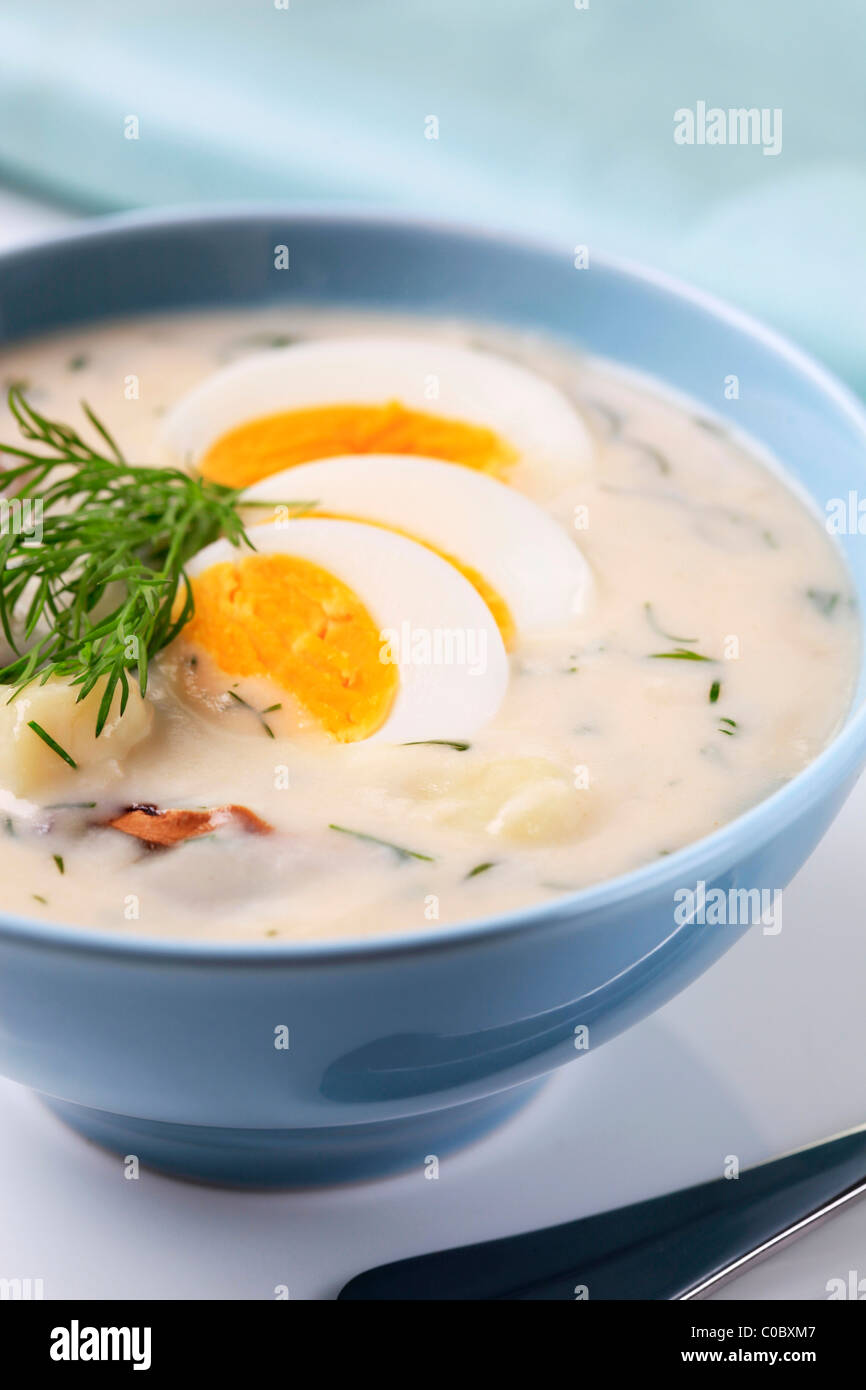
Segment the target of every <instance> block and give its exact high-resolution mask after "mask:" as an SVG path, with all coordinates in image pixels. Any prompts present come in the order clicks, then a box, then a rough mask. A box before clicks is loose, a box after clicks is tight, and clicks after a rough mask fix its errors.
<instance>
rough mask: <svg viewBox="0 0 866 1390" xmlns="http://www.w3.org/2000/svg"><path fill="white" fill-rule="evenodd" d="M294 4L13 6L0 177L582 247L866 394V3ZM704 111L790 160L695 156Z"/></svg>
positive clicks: (739, 152) (2, 36)
mask: <svg viewBox="0 0 866 1390" xmlns="http://www.w3.org/2000/svg"><path fill="white" fill-rule="evenodd" d="M282 3H283V0H136V3H135V4H132V5H124V4H122V3H121V4H118V3H116V0H75V3H74V4H70V3H69V0H40V3H39V4H38V5H35V4H34V5H30V6H15V7H14V8H13V7H12V6H11V5H10V4H9V0H7V11H6V12H5V13H0V174H2V171H3V170H5V173H6V176H7V178H9V179H12V180H19V181H22V182H25V183H27V184H30V185H33V186H37V187H39V188H41V189H48V190H50V191H52V192H53V193H54V194H55V196H57V197H58V198H63V199H68V200H70V201H74V202H76V203H78V204H80V205H83V206H85V207H91V208H117V207H128V206H137V205H145V204H152V203H165V202H185V201H191V200H200V199H209V200H210V199H237V198H249V197H263V198H295V199H302V200H315V201H319V202H329V201H330V202H335V203H336V202H346V201H349V202H353V203H365V204H369V205H372V206H379V207H390V208H405V209H407V210H412V211H414V212H423V213H429V214H433V215H437V216H440V217H446V218H451V219H457V220H460V221H462V222H467V223H485V224H487V225H495V226H502V227H509V228H512V229H516V230H518V231H527V232H530V233H536V234H541V235H542V236H544V237H545V238H547V239H550V240H553V241H559V242H560V243H561V244H562V245H563V248H564V253H565V254H568V253H569V252H570V248H571V247H573V246H574V245H576V244H582V243H586V244H588V245H589V247H590V254H591V253H592V249H593V248H595V249H596V250H608V251H613V252H616V253H619V254H621V255H626V256H628V257H630V258H632V259H635V260H639V261H643V262H648V263H650V264H655V265H658V266H661V267H663V268H665V269H667V270H669V271H671V272H673V273H675V274H677V275H679V276H681V277H683V278H685V279H688V280H691V281H693V282H695V283H697V284H700V285H702V286H704V287H706V288H708V289H711V290H714V291H716V292H717V293H720V294H722V295H724V296H725V297H727V298H729V299H731V300H732V301H734V302H736V303H738V304H740V305H741V306H743V307H744V308H747V309H749V310H751V311H752V312H754V313H756V314H758V315H760V316H761V317H763V318H765V319H767V320H768V321H770V322H771V323H773V324H775V325H776V326H777V327H779V328H782V329H783V330H785V331H787V332H788V333H790V334H791V335H792V336H793V337H794V338H796V339H798V340H799V341H800V342H801V343H803V344H804V345H805V346H807V347H809V348H810V349H811V350H812V351H813V352H815V353H817V354H818V355H819V356H820V357H822V358H824V359H825V360H826V361H827V362H828V363H830V364H831V365H832V366H834V367H835V368H836V369H837V370H838V371H839V372H841V373H842V375H843V376H845V377H847V378H848V380H849V381H850V382H852V383H853V384H854V385H855V386H856V387H858V388H859V389H860V390H861V391H863V392H864V393H866V82H864V55H866V5H864V4H863V3H862V0H821V4H820V5H816V4H813V3H810V2H809V0H759V2H758V0H724V3H722V0H652V2H651V0H589V5H588V8H587V9H582V8H577V6H576V5H575V0H351V3H350V0H289V8H288V9H283V8H278V5H281V4H282ZM578 3H579V4H582V3H584V0H578ZM699 101H703V102H705V103H706V104H707V106H709V107H713V106H718V107H721V108H723V109H725V110H727V109H728V108H730V107H758V108H768V109H770V110H773V109H775V108H781V111H782V149H781V152H780V153H779V154H778V155H777V156H772V155H765V154H763V152H762V149H761V147H760V146H755V145H735V146H731V145H725V146H721V145H709V144H705V145H691V146H690V145H680V144H677V143H676V142H675V140H674V128H675V121H674V113H675V111H677V110H678V109H680V108H691V109H694V108H695V107H696V105H697V103H698V102H699ZM128 116H136V117H137V118H138V121H139V137H140V138H139V139H138V140H130V139H126V138H125V137H124V121H125V118H126V117H128ZM431 116H435V117H436V118H437V120H438V123H439V131H438V136H439V138H438V139H428V138H425V131H429V130H431V123H430V122H429V121H428V120H427V118H428V117H431ZM731 370H732V371H733V372H735V371H736V364H735V363H732V364H731ZM745 385H747V384H744V389H745Z"/></svg>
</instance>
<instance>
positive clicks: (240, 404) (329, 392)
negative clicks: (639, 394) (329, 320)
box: [163, 338, 592, 487]
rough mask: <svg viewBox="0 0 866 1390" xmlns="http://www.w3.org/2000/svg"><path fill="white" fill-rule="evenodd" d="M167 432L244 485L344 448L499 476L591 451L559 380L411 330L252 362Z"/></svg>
mask: <svg viewBox="0 0 866 1390" xmlns="http://www.w3.org/2000/svg"><path fill="white" fill-rule="evenodd" d="M163 440H164V442H165V444H166V445H167V446H168V448H169V450H170V451H172V452H173V453H174V454H175V456H177V457H179V458H181V459H183V460H185V461H188V462H189V463H191V464H193V465H195V466H196V467H197V468H199V469H200V470H201V472H202V473H204V475H205V476H206V477H208V478H213V479H214V480H216V481H217V482H222V483H227V484H230V485H231V486H233V487H246V486H249V484H251V483H254V482H257V481H258V480H259V479H260V478H264V477H267V476H268V475H269V474H272V473H277V472H280V471H281V470H282V469H284V468H289V467H292V466H293V465H295V464H298V463H307V462H310V461H312V460H313V459H320V458H332V457H337V456H339V455H343V454H383V453H386V454H420V455H423V456H425V457H432V458H440V459H445V460H447V461H450V462H454V463H460V464H463V465H464V466H465V467H469V468H475V469H478V470H479V471H481V472H485V473H492V474H493V475H494V476H499V477H501V476H506V475H507V473H508V470H509V468H510V466H511V465H512V464H514V463H516V462H518V461H519V460H522V459H524V458H527V459H532V460H533V461H535V462H536V463H538V464H540V465H541V466H542V467H543V466H544V465H545V464H550V463H554V464H555V465H556V466H557V467H561V468H564V469H565V470H566V471H567V472H568V474H569V475H570V476H574V474H575V472H579V471H580V469H581V467H582V466H583V465H585V464H586V462H587V461H588V460H589V458H590V457H591V455H592V442H591V438H590V435H589V432H588V430H587V429H586V426H585V425H584V423H583V421H582V420H581V418H580V416H579V415H578V413H577V412H576V410H575V409H574V407H573V406H572V405H571V404H570V402H569V401H568V400H567V399H566V397H565V396H563V395H562V394H561V392H559V391H558V390H557V389H556V387H555V386H553V385H552V384H551V383H550V382H548V381H545V380H544V379H543V378H541V377H539V376H536V375H535V373H534V372H531V371H528V370H527V369H526V368H525V367H520V366H517V365H516V364H515V363H513V362H507V361H505V360H504V359H502V358H500V357H496V356H494V355H493V354H492V353H488V352H480V351H477V350H475V349H473V348H464V347H454V346H451V345H449V344H443V343H435V342H426V341H423V340H417V339H412V338H409V339H405V340H404V339H400V338H339V339H322V340H320V341H316V342H308V343H300V344H297V345H296V346H293V347H288V348H282V349H277V350H274V351H270V352H265V353H258V354H256V355H255V356H252V357H248V358H245V359H243V360H242V361H240V362H236V363H234V364H233V365H232V366H229V367H226V368H224V369H223V370H222V371H219V372H216V373H215V374H214V375H213V376H210V377H208V378H207V379H206V380H205V381H203V382H202V383H201V385H200V386H198V387H196V388H195V389H194V390H193V391H191V392H190V393H189V395H187V396H185V397H184V398H183V399H182V400H181V401H180V402H179V403H178V404H177V405H176V406H175V408H174V409H173V410H172V411H171V412H170V413H169V414H168V415H167V416H166V418H165V420H164V422H163Z"/></svg>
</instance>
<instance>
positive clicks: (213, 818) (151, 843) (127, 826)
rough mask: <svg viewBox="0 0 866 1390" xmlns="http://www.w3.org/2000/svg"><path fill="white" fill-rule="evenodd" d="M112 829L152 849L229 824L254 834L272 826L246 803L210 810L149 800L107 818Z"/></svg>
mask: <svg viewBox="0 0 866 1390" xmlns="http://www.w3.org/2000/svg"><path fill="white" fill-rule="evenodd" d="M103 824H104V825H107V826H109V827H110V828H111V829H112V830H120V831H122V832H123V834H124V835H133V836H134V837H135V838H136V839H138V840H142V841H143V842H144V844H146V845H147V846H148V847H149V848H151V849H171V848H172V847H173V846H174V845H181V844H183V843H184V841H185V840H195V839H198V838H199V837H200V836H202V835H212V834H213V832H214V831H215V830H220V829H221V828H222V827H223V826H226V825H232V824H234V825H238V826H240V828H241V829H242V830H246V831H248V832H249V833H250V834H253V835H270V834H271V833H272V831H273V826H272V825H269V824H268V822H267V821H265V820H262V818H261V816H257V815H256V813H255V811H251V810H249V808H248V807H246V806H235V805H230V806H215V807H213V808H212V809H211V810H208V811H189V810H171V809H169V810H165V811H161V810H160V809H159V807H158V806H154V805H152V804H150V803H146V802H144V803H139V804H137V805H134V806H127V807H126V809H125V810H123V811H121V812H120V814H119V815H117V816H114V817H113V818H112V819H111V820H108V821H104V822H103Z"/></svg>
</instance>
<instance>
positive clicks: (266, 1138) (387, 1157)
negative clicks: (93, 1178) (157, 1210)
mask: <svg viewBox="0 0 866 1390" xmlns="http://www.w3.org/2000/svg"><path fill="white" fill-rule="evenodd" d="M543 1083H544V1078H542V1080H541V1081H532V1082H528V1083H524V1084H523V1085H521V1086H515V1087H513V1088H511V1089H509V1090H507V1091H500V1092H499V1093H498V1094H497V1095H493V1096H488V1097H486V1098H485V1099H484V1100H477V1101H470V1102H469V1103H467V1104H463V1105H453V1106H448V1107H447V1108H446V1109H444V1110H431V1111H428V1112H427V1113H426V1114H423V1115H412V1116H408V1117H405V1118H401V1119H396V1120H379V1121H376V1122H375V1123H372V1124H357V1125H339V1126H331V1127H325V1126H323V1127H322V1128H320V1129H223V1128H221V1127H219V1126H216V1125H180V1124H169V1123H166V1122H165V1121H161V1120H140V1119H135V1118H134V1117H133V1116H130V1115H114V1114H111V1113H110V1112H109V1111H106V1110H91V1109H89V1108H88V1107H87V1106H83V1105H73V1104H72V1103H71V1102H69V1101H65V1100H57V1099H55V1098H53V1097H50V1096H43V1097H42V1099H43V1100H44V1102H45V1104H46V1105H47V1106H48V1108H49V1110H51V1111H53V1113H54V1114H55V1115H57V1116H59V1118H60V1119H61V1120H64V1121H65V1122H66V1123H67V1124H68V1125H71V1126H72V1128H73V1129H75V1130H77V1131H78V1133H79V1134H82V1135H84V1137H85V1138H86V1139H90V1140H92V1141H93V1142H94V1143H96V1144H100V1145H102V1146H103V1147H104V1148H106V1149H111V1150H112V1151H113V1152H114V1153H117V1154H120V1155H122V1156H123V1157H128V1156H134V1157H136V1158H137V1159H138V1160H139V1162H140V1163H141V1164H143V1165H145V1166H146V1167H148V1168H155V1169H157V1170H159V1171H160V1172H163V1173H166V1174H168V1175H170V1176H172V1177H177V1178H186V1179H191V1180H193V1181H198V1182H208V1183H218V1184H220V1185H221V1186H226V1187H250V1188H255V1187H318V1186H324V1185H326V1184H328V1183H341V1182H357V1181H361V1180H364V1179H369V1178H378V1177H384V1176H385V1175H387V1174H389V1173H394V1172H399V1171H405V1170H406V1169H411V1168H417V1169H419V1170H420V1171H423V1170H424V1167H425V1164H428V1163H429V1162H430V1159H431V1158H434V1157H435V1158H439V1157H441V1156H442V1155H443V1154H445V1153H449V1152H451V1151H452V1150H453V1149H456V1148H460V1147H461V1146H462V1145H464V1144H469V1143H471V1142H472V1141H473V1140H475V1139H480V1138H481V1137H482V1136H483V1135H485V1134H487V1133H488V1132H489V1131H490V1130H492V1129H494V1128H495V1127H496V1126H497V1125H500V1124H502V1123H503V1122H504V1121H505V1120H507V1119H509V1118H510V1116H511V1115H513V1114H514V1113H515V1112H516V1111H517V1110H519V1109H521V1108H522V1107H523V1106H524V1105H525V1104H526V1103H527V1101H529V1100H531V1099H532V1097H533V1096H534V1095H535V1093H536V1091H537V1090H538V1089H539V1087H540V1086H541V1085H543Z"/></svg>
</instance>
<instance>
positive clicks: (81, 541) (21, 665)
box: [0, 386, 254, 736]
mask: <svg viewBox="0 0 866 1390" xmlns="http://www.w3.org/2000/svg"><path fill="white" fill-rule="evenodd" d="M8 400H9V409H10V410H11V412H12V415H13V416H14V418H15V420H16V421H17V424H18V429H19V431H20V434H21V436H22V439H23V440H24V441H26V444H27V447H25V446H23V445H12V444H0V459H2V461H3V462H5V458H4V457H3V456H5V457H8V458H11V459H15V460H17V462H15V463H14V464H12V465H11V466H9V467H7V468H0V489H2V491H3V493H4V494H5V496H6V498H7V499H15V498H19V499H26V500H27V502H29V503H31V504H37V505H38V508H39V513H38V522H39V524H38V528H32V529H29V533H28V530H25V529H24V528H19V529H18V530H17V531H16V529H15V527H9V526H6V527H4V528H3V531H2V533H0V628H2V632H3V635H4V637H5V639H6V642H7V643H8V645H9V647H10V648H11V650H12V652H13V653H14V658H13V659H12V660H11V661H9V663H8V664H7V665H6V666H4V667H3V668H2V669H0V682H3V683H4V684H7V685H11V686H12V687H13V694H17V693H18V692H20V691H21V690H22V689H23V688H24V687H25V686H26V685H29V684H30V683H31V682H32V681H34V680H37V679H38V680H39V681H40V682H41V683H44V682H45V681H46V680H48V679H49V677H51V676H58V677H61V678H63V679H66V680H68V681H69V683H70V684H71V685H76V686H79V687H80V690H79V694H78V699H79V700H83V699H84V698H85V696H87V695H88V694H89V693H90V691H91V690H92V689H93V688H94V686H95V685H96V684H97V682H98V681H100V680H102V679H103V678H104V679H105V689H104V691H103V694H102V698H101V701H100V705H99V710H98V713H97V719H96V733H97V736H98V735H99V734H100V733H101V732H102V729H103V728H104V726H105V722H106V720H107V718H108V713H109V710H110V708H111V704H112V700H113V698H114V694H115V691H116V690H117V688H118V686H119V687H120V691H121V698H120V713H121V714H123V712H124V710H125V709H126V705H127V701H128V698H129V678H130V672H134V673H135V675H136V676H137V679H138V684H139V688H140V690H141V692H142V694H144V693H145V691H146V689H147V675H148V664H149V662H150V659H151V657H152V656H153V655H154V654H155V653H156V652H158V651H160V650H161V649H162V648H163V647H165V646H167V645H168V644H169V642H171V641H173V639H174V638H175V637H176V636H177V635H178V633H179V632H180V631H181V629H182V628H183V627H184V625H185V624H186V623H187V622H188V621H189V619H190V617H191V616H192V613H193V594H192V587H191V585H190V581H189V578H188V576H187V573H186V569H185V566H186V564H187V562H188V561H189V560H190V558H191V557H192V556H193V555H195V554H196V552H197V551H199V550H201V549H202V548H203V547H204V546H206V545H209V544H210V543H211V542H212V541H214V540H216V539H218V537H220V536H225V537H226V538H227V539H228V540H229V541H230V542H231V543H232V545H235V546H240V545H247V546H249V547H250V549H254V546H253V545H252V542H251V541H250V539H249V537H248V536H247V534H246V532H245V530H244V527H243V524H242V522H241V521H240V519H239V517H238V513H237V505H238V502H237V499H238V492H237V490H236V489H235V488H231V487H226V486H224V485H222V484H220V483H214V482H211V481H209V480H207V479H203V478H198V477H193V476H191V475H189V474H187V473H184V472H182V471H181V470H180V469H175V468H157V467H145V466H139V465H134V464H130V463H128V462H127V461H126V459H125V458H124V456H123V454H122V453H121V451H120V449H119V448H118V445H117V443H116V442H115V440H114V439H113V438H112V436H111V435H110V434H109V432H108V430H107V429H106V427H105V426H104V425H103V424H102V423H101V421H99V420H98V419H97V418H96V416H95V415H94V413H93V411H92V410H91V409H90V408H89V406H87V405H86V404H84V403H82V410H83V412H84V415H85V416H86V418H87V420H88V422H89V424H90V426H91V428H92V429H93V431H94V433H95V436H96V438H95V441H94V443H93V444H91V443H88V442H87V441H86V440H85V439H83V438H82V436H81V435H80V434H79V433H78V432H77V430H75V429H73V428H72V427H71V426H69V425H65V424H61V423H60V422H58V421H56V420H49V419H48V418H47V417H46V416H44V415H41V414H40V413H39V411H38V410H36V409H35V408H34V406H32V405H31V404H30V402H29V401H28V400H27V399H26V398H25V395H24V391H23V389H22V388H21V387H20V386H12V387H11V388H10V391H9V397H8ZM29 446H33V447H29Z"/></svg>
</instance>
